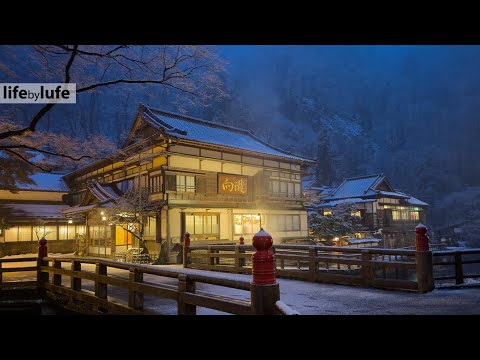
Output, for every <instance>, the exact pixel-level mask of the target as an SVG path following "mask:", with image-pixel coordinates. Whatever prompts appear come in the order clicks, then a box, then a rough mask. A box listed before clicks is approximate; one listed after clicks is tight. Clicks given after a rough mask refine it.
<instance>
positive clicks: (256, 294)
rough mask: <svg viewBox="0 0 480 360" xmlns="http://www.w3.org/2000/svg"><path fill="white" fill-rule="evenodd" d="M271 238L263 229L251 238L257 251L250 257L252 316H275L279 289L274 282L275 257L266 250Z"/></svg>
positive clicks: (271, 241)
mask: <svg viewBox="0 0 480 360" xmlns="http://www.w3.org/2000/svg"><path fill="white" fill-rule="evenodd" d="M272 244H273V240H272V237H271V236H270V234H269V233H267V232H266V231H265V230H263V228H261V229H260V231H259V232H258V233H256V234H255V235H254V236H253V246H254V247H255V249H256V250H257V252H256V253H255V254H253V255H252V275H253V276H252V283H251V303H252V313H253V314H254V315H275V314H277V311H276V307H275V303H276V302H277V301H278V300H280V288H279V286H278V283H277V281H276V280H275V255H274V254H272V253H271V252H270V251H268V249H270V247H271V246H272Z"/></svg>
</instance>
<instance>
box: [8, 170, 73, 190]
mask: <svg viewBox="0 0 480 360" xmlns="http://www.w3.org/2000/svg"><path fill="white" fill-rule="evenodd" d="M62 176H63V175H60V174H47V173H36V174H33V175H32V176H31V179H32V180H33V181H35V182H36V185H23V184H22V185H20V184H17V186H18V187H19V188H20V189H22V190H56V191H68V190H67V187H66V185H65V183H64V182H63V180H62Z"/></svg>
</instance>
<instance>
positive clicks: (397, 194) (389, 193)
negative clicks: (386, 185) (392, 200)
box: [378, 191, 409, 199]
mask: <svg viewBox="0 0 480 360" xmlns="http://www.w3.org/2000/svg"><path fill="white" fill-rule="evenodd" d="M378 193H379V194H381V195H385V196H390V197H400V198H404V199H408V198H409V196H408V195H407V194H404V193H402V192H398V191H379V192H378Z"/></svg>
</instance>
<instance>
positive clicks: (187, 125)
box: [140, 106, 313, 162]
mask: <svg viewBox="0 0 480 360" xmlns="http://www.w3.org/2000/svg"><path fill="white" fill-rule="evenodd" d="M140 111H141V113H142V115H143V118H144V119H145V120H146V121H147V122H148V123H149V124H151V125H152V126H154V127H155V128H157V129H158V128H159V129H162V130H163V131H164V132H165V133H166V134H168V135H170V136H173V137H176V138H179V139H186V140H193V141H198V142H202V143H206V144H214V145H220V146H226V147H231V148H235V149H241V150H247V151H251V152H256V153H261V154H268V155H274V156H279V157H283V158H288V159H294V160H299V161H305V162H313V160H312V159H309V158H306V157H301V156H296V155H293V154H290V153H288V152H287V151H283V150H281V149H278V148H276V147H274V146H272V145H270V144H267V143H266V142H264V141H262V140H261V139H259V138H257V137H256V136H254V135H253V134H252V133H251V132H249V131H247V130H244V129H239V128H235V127H231V126H226V125H223V124H219V123H215V122H211V121H206V120H201V119H195V118H190V117H186V116H183V115H178V114H172V113H169V112H165V111H162V110H157V109H152V108H149V107H146V106H140Z"/></svg>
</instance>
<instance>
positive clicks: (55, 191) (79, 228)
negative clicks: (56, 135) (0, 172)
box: [0, 174, 85, 257]
mask: <svg viewBox="0 0 480 360" xmlns="http://www.w3.org/2000/svg"><path fill="white" fill-rule="evenodd" d="M60 177H61V176H60V175H51V174H36V175H34V176H33V180H34V181H36V182H37V185H31V186H24V187H22V188H21V189H19V190H18V191H15V192H12V191H9V190H5V189H0V257H2V256H7V255H18V254H32V253H36V252H37V251H38V240H39V239H40V238H42V237H43V236H45V238H46V239H47V240H48V251H49V252H50V253H73V252H74V251H75V250H76V240H78V238H79V237H81V236H84V235H85V222H84V221H83V220H78V221H77V220H76V219H67V218H65V216H63V215H62V214H61V211H62V210H63V209H66V208H68V205H67V204H65V203H64V202H63V197H64V196H65V195H66V194H67V191H65V190H63V189H62V186H61V183H60V181H61V179H60Z"/></svg>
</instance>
